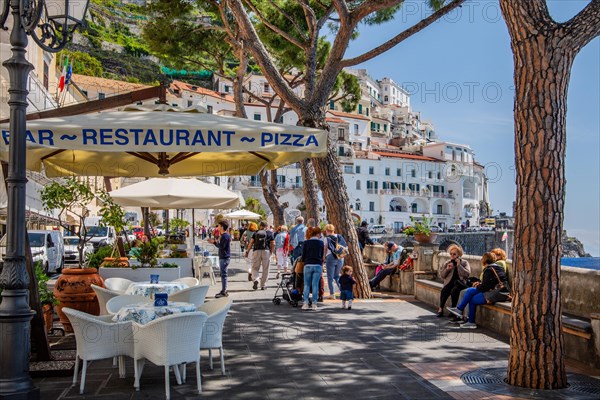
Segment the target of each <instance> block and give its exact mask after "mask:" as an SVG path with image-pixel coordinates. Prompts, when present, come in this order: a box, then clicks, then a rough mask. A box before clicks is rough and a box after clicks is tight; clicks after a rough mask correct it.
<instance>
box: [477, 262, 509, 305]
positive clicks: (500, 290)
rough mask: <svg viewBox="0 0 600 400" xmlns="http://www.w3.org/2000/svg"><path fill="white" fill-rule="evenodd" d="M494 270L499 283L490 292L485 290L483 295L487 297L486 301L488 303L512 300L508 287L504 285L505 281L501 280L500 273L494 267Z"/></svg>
mask: <svg viewBox="0 0 600 400" xmlns="http://www.w3.org/2000/svg"><path fill="white" fill-rule="evenodd" d="M492 272H493V273H494V275H496V279H498V284H497V285H496V287H495V288H493V289H492V290H490V291H489V292H485V293H484V294H483V296H484V297H485V301H486V303H487V304H494V303H501V302H504V301H511V300H512V296H511V294H510V291H508V288H507V287H506V286H505V285H504V283H503V282H502V281H501V280H500V277H499V276H498V273H497V272H496V270H495V269H494V268H492Z"/></svg>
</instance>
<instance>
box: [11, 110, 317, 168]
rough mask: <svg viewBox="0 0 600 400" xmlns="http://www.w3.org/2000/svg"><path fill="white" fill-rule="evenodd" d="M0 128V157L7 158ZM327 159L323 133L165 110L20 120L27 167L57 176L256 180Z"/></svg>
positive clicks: (259, 122) (107, 112) (273, 124)
mask: <svg viewBox="0 0 600 400" xmlns="http://www.w3.org/2000/svg"><path fill="white" fill-rule="evenodd" d="M9 141H10V137H9V130H8V124H0V160H2V161H6V160H8V147H9V146H8V143H9ZM326 154H327V132H326V131H323V130H318V129H310V128H304V127H300V126H292V125H283V124H275V123H268V122H261V121H251V120H248V119H243V118H235V117H223V116H217V115H212V114H205V113H201V112H198V110H196V109H189V110H180V109H175V108H169V107H164V106H163V107H158V109H154V108H153V109H148V108H143V107H134V106H130V107H128V108H126V111H105V112H100V113H94V114H86V115H74V116H70V117H61V118H46V119H38V120H32V121H28V122H27V169H28V170H33V171H41V170H44V171H45V173H46V175H47V176H48V177H58V176H72V175H75V176H112V177H117V176H126V177H132V176H145V177H160V176H165V175H169V176H199V175H211V176H214V175H221V176H222V175H255V174H257V173H258V172H260V171H262V170H264V169H276V168H279V167H282V166H284V165H288V164H292V163H294V162H298V161H301V160H304V159H306V158H311V157H324V156H325V155H326Z"/></svg>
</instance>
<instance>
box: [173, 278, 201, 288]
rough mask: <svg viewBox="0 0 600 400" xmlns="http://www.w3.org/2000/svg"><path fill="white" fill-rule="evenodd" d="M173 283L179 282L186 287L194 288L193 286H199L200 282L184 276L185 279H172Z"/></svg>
mask: <svg viewBox="0 0 600 400" xmlns="http://www.w3.org/2000/svg"><path fill="white" fill-rule="evenodd" d="M173 282H179V283H183V284H186V285H187V287H190V288H191V287H194V286H198V285H199V284H200V281H199V280H198V279H196V278H192V277H191V276H186V277H185V278H177V279H173Z"/></svg>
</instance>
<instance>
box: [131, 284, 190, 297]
mask: <svg viewBox="0 0 600 400" xmlns="http://www.w3.org/2000/svg"><path fill="white" fill-rule="evenodd" d="M187 287H188V286H187V285H186V284H185V283H181V282H164V283H141V282H134V283H132V284H131V285H129V287H128V288H127V291H126V292H125V294H137V295H138V296H144V297H150V298H151V299H153V298H154V293H167V294H172V293H175V292H178V291H180V290H181V289H185V288H187Z"/></svg>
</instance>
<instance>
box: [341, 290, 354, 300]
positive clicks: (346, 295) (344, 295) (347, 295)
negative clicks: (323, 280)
mask: <svg viewBox="0 0 600 400" xmlns="http://www.w3.org/2000/svg"><path fill="white" fill-rule="evenodd" d="M340 299H341V300H352V299H354V294H353V293H352V290H341V291H340Z"/></svg>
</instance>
